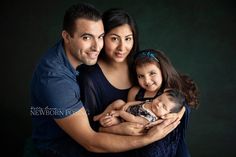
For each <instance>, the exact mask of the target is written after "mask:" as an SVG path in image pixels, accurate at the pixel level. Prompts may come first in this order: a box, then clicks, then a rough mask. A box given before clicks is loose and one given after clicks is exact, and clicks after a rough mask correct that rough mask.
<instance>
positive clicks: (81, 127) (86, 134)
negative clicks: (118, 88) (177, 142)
mask: <svg viewBox="0 0 236 157" xmlns="http://www.w3.org/2000/svg"><path fill="white" fill-rule="evenodd" d="M55 121H56V123H57V124H58V125H59V126H60V127H61V128H62V129H63V130H64V131H65V132H66V133H68V134H69V135H70V136H71V137H72V138H73V139H74V140H75V141H77V142H78V143H79V144H81V145H82V146H83V147H85V148H86V149H87V150H89V151H92V152H122V151H127V150H131V149H135V148H139V147H143V146H145V145H147V144H150V143H152V142H154V141H157V140H160V139H161V138H163V137H165V136H166V135H167V134H168V133H169V132H171V131H172V130H173V129H174V128H175V127H176V126H177V125H178V124H179V121H175V120H174V119H171V120H166V121H164V122H163V123H161V124H160V125H156V126H154V127H153V128H152V129H150V130H149V132H148V133H147V134H146V135H142V136H121V135H115V134H109V133H103V132H95V131H93V130H92V129H91V127H90V125H89V121H88V117H87V114H86V112H85V109H84V108H82V109H80V110H79V111H78V112H76V113H74V114H72V115H70V116H68V117H65V118H62V119H55Z"/></svg>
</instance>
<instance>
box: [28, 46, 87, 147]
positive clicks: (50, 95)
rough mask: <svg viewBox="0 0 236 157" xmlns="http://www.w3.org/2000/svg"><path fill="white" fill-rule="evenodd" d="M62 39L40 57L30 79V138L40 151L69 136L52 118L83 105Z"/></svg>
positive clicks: (68, 113)
mask: <svg viewBox="0 0 236 157" xmlns="http://www.w3.org/2000/svg"><path fill="white" fill-rule="evenodd" d="M62 43H63V42H62V41H59V42H58V43H57V44H56V45H55V46H54V47H52V48H51V49H49V50H48V51H47V53H46V54H45V55H44V56H43V57H42V59H41V60H40V62H39V64H38V65H37V67H36V69H35V72H34V74H33V78H32V82H31V116H32V127H33V130H32V138H33V140H34V142H35V144H36V146H37V148H38V149H40V150H45V149H47V147H49V146H51V145H53V143H54V142H56V141H61V139H63V138H69V137H68V135H67V134H66V133H65V132H64V131H63V130H62V129H61V128H60V127H59V126H58V125H57V124H56V123H55V121H54V119H58V118H64V117H66V116H69V115H71V114H73V113H74V112H77V111H78V110H80V109H81V108H82V107H83V104H82V102H81V100H80V89H79V85H78V83H77V80H76V77H77V75H78V72H77V71H76V70H75V69H74V68H73V67H72V66H71V64H70V63H69V61H68V59H67V57H66V53H65V51H64V48H63V45H62Z"/></svg>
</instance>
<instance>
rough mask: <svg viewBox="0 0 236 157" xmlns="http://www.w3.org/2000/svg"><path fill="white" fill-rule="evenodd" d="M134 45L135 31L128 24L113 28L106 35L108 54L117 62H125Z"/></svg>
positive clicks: (105, 47) (105, 45) (105, 43)
mask: <svg viewBox="0 0 236 157" xmlns="http://www.w3.org/2000/svg"><path fill="white" fill-rule="evenodd" d="M133 45H134V40H133V33H132V30H131V28H130V26H129V25H128V24H124V25H121V26H118V27H115V28H113V29H112V30H111V31H110V32H108V33H107V34H106V35H105V37H104V50H105V52H106V55H107V56H108V58H109V59H110V60H113V61H115V62H124V61H125V60H126V58H127V56H128V55H129V53H130V51H131V49H132V47H133Z"/></svg>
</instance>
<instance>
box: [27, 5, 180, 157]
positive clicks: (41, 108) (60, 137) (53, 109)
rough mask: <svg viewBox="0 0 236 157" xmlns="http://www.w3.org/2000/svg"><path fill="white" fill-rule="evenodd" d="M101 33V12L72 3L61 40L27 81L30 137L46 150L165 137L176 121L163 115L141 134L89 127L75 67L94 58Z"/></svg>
mask: <svg viewBox="0 0 236 157" xmlns="http://www.w3.org/2000/svg"><path fill="white" fill-rule="evenodd" d="M103 35H104V28H103V23H102V20H101V15H100V13H99V12H98V11H97V10H96V9H95V8H94V7H93V6H91V5H88V4H78V5H74V6H72V7H71V8H69V9H68V10H67V11H66V13H65V16H64V22H63V31H62V40H61V41H59V42H58V43H57V44H56V45H55V46H54V47H52V48H51V49H49V50H48V52H47V53H46V54H45V56H44V57H43V58H42V59H41V60H40V62H39V64H38V66H37V67H36V70H35V72H34V75H33V79H32V82H31V99H32V106H31V114H32V126H33V134H32V138H33V140H34V143H35V145H36V147H37V148H38V150H39V151H40V152H41V153H42V154H43V155H44V156H67V157H70V156H86V155H88V154H87V153H88V152H87V150H88V151H91V152H122V151H127V150H131V149H135V148H139V147H142V146H145V145H147V144H150V143H152V142H154V141H156V140H159V139H161V138H163V137H164V136H166V135H167V134H168V133H169V132H171V131H172V130H173V129H174V128H175V127H176V126H177V125H178V124H179V121H177V120H176V121H175V120H173V119H172V120H166V121H164V122H163V123H162V124H160V125H157V126H154V127H153V128H152V129H150V131H149V132H148V133H147V134H146V135H143V136H121V135H115V134H108V133H100V132H95V131H94V130H93V129H92V128H91V127H90V125H89V121H88V117H87V114H86V111H85V109H84V107H83V103H82V102H81V100H80V89H79V86H78V84H77V81H76V77H77V76H78V74H79V72H78V71H76V70H75V69H76V68H77V67H78V66H79V65H81V64H87V65H93V64H95V63H96V61H97V58H98V55H99V52H100V50H101V48H102V47H103ZM135 127H141V126H138V125H136V126H135Z"/></svg>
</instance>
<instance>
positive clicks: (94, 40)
mask: <svg viewBox="0 0 236 157" xmlns="http://www.w3.org/2000/svg"><path fill="white" fill-rule="evenodd" d="M65 33H66V34H67V35H66V36H65V37H64V36H63V39H64V44H65V50H66V55H67V57H68V59H69V61H70V63H71V64H72V66H73V67H74V68H76V67H77V66H78V65H80V64H86V65H93V64H95V63H96V62H97V59H98V55H99V53H100V51H101V49H102V47H103V36H104V28H103V23H102V20H99V21H92V20H88V19H83V18H80V19H77V20H76V22H75V32H74V33H73V37H72V36H70V35H69V34H68V33H67V32H65Z"/></svg>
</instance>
